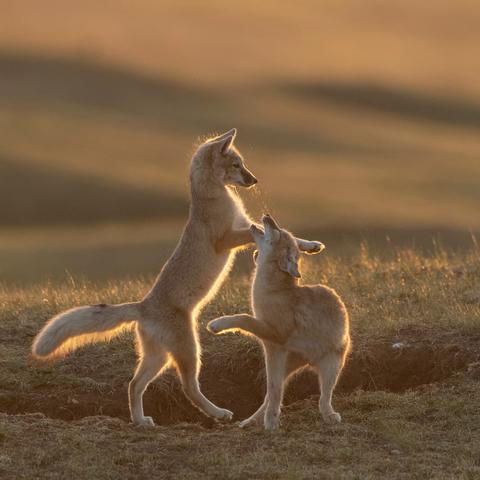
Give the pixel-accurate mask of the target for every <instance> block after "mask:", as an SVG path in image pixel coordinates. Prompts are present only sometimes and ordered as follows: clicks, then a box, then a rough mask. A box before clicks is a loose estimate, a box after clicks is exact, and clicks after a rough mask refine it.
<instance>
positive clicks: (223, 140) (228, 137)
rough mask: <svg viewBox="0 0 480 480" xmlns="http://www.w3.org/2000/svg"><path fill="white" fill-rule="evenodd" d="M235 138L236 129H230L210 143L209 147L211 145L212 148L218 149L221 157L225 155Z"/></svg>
mask: <svg viewBox="0 0 480 480" xmlns="http://www.w3.org/2000/svg"><path fill="white" fill-rule="evenodd" d="M236 136H237V129H236V128H232V129H231V130H229V131H228V132H225V133H224V134H222V135H220V136H219V137H217V138H216V139H215V140H212V141H211V142H210V145H213V146H214V148H218V149H219V150H220V153H221V154H222V155H225V154H226V153H227V152H228V150H229V148H230V147H231V146H232V144H233V141H234V140H235V137H236Z"/></svg>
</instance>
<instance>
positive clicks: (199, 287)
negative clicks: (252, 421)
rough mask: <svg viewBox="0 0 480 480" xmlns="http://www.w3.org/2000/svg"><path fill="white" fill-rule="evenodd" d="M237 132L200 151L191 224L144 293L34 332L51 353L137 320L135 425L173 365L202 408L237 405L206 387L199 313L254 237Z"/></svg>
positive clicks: (312, 248) (251, 181) (39, 351)
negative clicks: (211, 395)
mask: <svg viewBox="0 0 480 480" xmlns="http://www.w3.org/2000/svg"><path fill="white" fill-rule="evenodd" d="M235 136H236V130H235V129H233V130H230V131H229V132H227V133H225V134H223V135H220V136H217V137H214V138H211V139H209V140H207V141H205V142H204V143H203V144H202V145H200V147H199V148H198V149H197V151H196V153H195V154H194V156H193V159H192V163H191V168H190V186H191V206H190V214H189V218H188V222H187V225H186V227H185V230H184V231H183V234H182V237H181V239H180V242H179V244H178V245H177V248H176V249H175V251H174V253H173V255H172V256H171V257H170V259H169V260H168V261H167V263H166V264H165V265H164V267H163V269H162V271H161V272H160V274H159V276H158V277H157V280H156V281H155V283H154V285H153V287H152V289H151V290H150V292H149V293H148V294H147V295H146V296H145V298H144V299H143V300H141V301H139V302H132V303H124V304H121V305H104V304H100V305H93V306H84V307H77V308H73V309H71V310H67V311H66V312H63V313H60V314H59V315H57V316H56V317H54V318H52V319H51V320H50V321H49V322H48V323H47V324H46V325H45V326H44V327H43V329H42V330H41V331H40V333H39V334H38V335H37V337H36V338H35V340H34V343H33V346H32V354H33V356H34V357H35V358H37V359H40V360H51V359H56V358H58V357H62V356H65V355H67V354H68V353H69V352H71V351H73V350H75V349H76V348H78V347H79V346H81V345H84V344H88V343H93V342H98V341H105V340H109V339H110V338H112V337H114V336H116V335H118V333H119V332H121V331H122V330H123V329H125V328H132V327H133V326H135V327H136V336H137V343H138V350H139V355H140V359H139V363H138V367H137V370H136V372H135V375H134V377H133V379H132V381H131V382H130V385H129V389H128V395H129V406H130V415H131V418H132V421H133V423H134V424H135V425H145V426H153V425H154V423H153V420H152V418H151V417H146V416H145V415H144V412H143V393H144V392H145V389H146V388H147V386H148V385H149V383H150V382H151V381H153V380H154V379H155V378H156V377H157V376H158V375H159V374H160V373H161V372H162V371H163V370H164V369H165V368H166V367H167V366H169V365H173V366H175V367H176V369H177V372H178V374H179V376H180V379H181V381H182V385H183V389H184V391H185V394H186V395H187V397H188V398H189V399H190V401H191V402H192V403H193V404H194V405H195V406H196V407H197V408H199V409H200V410H201V411H203V412H204V413H205V414H207V415H209V416H211V417H213V418H216V419H224V420H230V419H231V417H232V412H230V411H229V410H226V409H223V408H219V407H217V406H216V405H214V404H213V403H212V402H210V401H209V400H208V399H207V398H206V397H205V396H204V395H203V393H202V392H201V390H200V386H199V382H198V374H199V370H200V344H199V341H198V332H197V322H196V319H197V316H198V313H199V311H200V309H201V308H202V306H204V305H205V304H206V303H207V302H208V301H209V300H210V299H211V298H212V297H213V296H214V295H215V293H216V291H217V290H218V288H219V287H220V285H221V283H222V282H223V280H224V279H225V277H226V275H227V274H228V271H229V269H230V266H231V264H232V262H233V259H234V250H235V249H237V248H238V247H241V246H243V245H246V244H248V243H251V242H252V241H253V239H252V236H251V232H250V230H249V227H250V225H251V224H252V221H251V220H250V218H249V217H248V215H247V214H246V212H245V209H244V207H243V204H242V201H241V199H240V197H239V196H238V195H237V193H236V191H235V188H234V187H236V186H240V187H246V188H249V187H251V186H253V185H255V184H256V183H257V179H256V178H255V177H254V176H253V174H252V173H251V172H250V171H249V170H248V169H247V168H246V166H245V163H244V161H243V158H242V156H241V155H240V153H239V152H238V150H237V149H236V148H235V147H234V145H233V141H234V139H235ZM297 241H298V244H299V247H300V248H301V249H302V250H305V251H308V252H310V253H315V252H317V251H319V250H320V243H319V242H309V241H306V240H301V239H298V240H297Z"/></svg>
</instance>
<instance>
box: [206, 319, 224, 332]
mask: <svg viewBox="0 0 480 480" xmlns="http://www.w3.org/2000/svg"><path fill="white" fill-rule="evenodd" d="M207 330H208V331H209V332H211V333H214V334H215V335H218V334H219V333H220V332H221V331H222V330H223V328H222V319H221V318H216V319H215V320H212V321H211V322H208V324H207Z"/></svg>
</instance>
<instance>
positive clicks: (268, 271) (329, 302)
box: [208, 216, 350, 430]
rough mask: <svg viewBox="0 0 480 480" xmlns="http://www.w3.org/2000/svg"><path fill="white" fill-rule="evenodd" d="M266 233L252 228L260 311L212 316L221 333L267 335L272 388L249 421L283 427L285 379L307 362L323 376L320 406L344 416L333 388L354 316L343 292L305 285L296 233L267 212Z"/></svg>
mask: <svg viewBox="0 0 480 480" xmlns="http://www.w3.org/2000/svg"><path fill="white" fill-rule="evenodd" d="M262 221H263V226H264V231H265V233H263V232H262V231H261V230H260V229H259V228H258V227H256V226H255V225H252V226H251V227H250V230H251V232H252V235H253V237H254V239H255V243H256V246H257V249H258V256H257V257H256V262H257V269H256V273H255V278H254V281H253V286H252V303H253V311H254V315H255V316H251V315H247V314H239V315H230V316H224V317H220V318H217V319H215V320H212V321H211V322H210V323H209V324H208V329H209V330H210V331H211V332H213V333H215V334H218V333H222V332H225V331H227V330H240V331H244V332H246V333H250V334H253V335H255V336H257V337H258V338H260V339H261V340H263V345H264V351H265V363H266V370H267V394H266V396H265V400H264V402H263V404H262V406H261V407H260V408H259V409H258V410H257V411H256V412H255V413H254V414H253V415H252V416H251V417H250V418H248V419H246V420H244V421H243V422H241V424H240V426H242V427H244V426H247V425H250V424H255V423H259V422H260V421H261V420H262V419H263V420H264V426H265V428H266V429H268V430H273V429H276V428H278V425H279V417H280V408H281V402H282V397H283V390H284V384H285V383H286V381H287V380H288V377H289V376H290V375H291V374H293V373H294V372H296V371H297V370H298V369H300V368H302V367H304V366H311V367H313V368H314V370H315V371H316V372H317V374H318V376H319V380H320V390H321V396H320V402H319V407H320V412H321V413H322V416H323V418H324V419H325V421H327V422H329V423H335V422H340V421H341V417H340V414H339V413H337V412H335V411H334V410H333V408H332V393H333V389H334V388H335V385H336V382H337V379H338V376H339V374H340V372H341V370H342V368H343V365H344V363H345V359H346V356H347V354H348V352H349V349H350V334H349V320H348V314H347V310H346V308H345V305H344V304H343V302H342V300H341V299H340V297H339V296H338V295H337V294H336V293H335V292H334V291H333V290H332V289H330V288H328V287H326V286H323V285H299V284H298V278H300V277H301V275H300V271H299V268H298V259H299V250H298V247H297V243H296V242H295V240H294V238H293V237H292V235H291V234H290V233H289V232H287V231H286V230H282V229H280V227H279V226H278V225H277V224H276V222H275V221H274V220H273V218H272V217H270V216H264V217H263V219H262Z"/></svg>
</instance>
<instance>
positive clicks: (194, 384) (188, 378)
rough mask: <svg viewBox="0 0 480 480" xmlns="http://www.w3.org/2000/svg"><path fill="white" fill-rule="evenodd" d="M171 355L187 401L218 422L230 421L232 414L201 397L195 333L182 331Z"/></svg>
mask: <svg viewBox="0 0 480 480" xmlns="http://www.w3.org/2000/svg"><path fill="white" fill-rule="evenodd" d="M171 355H172V357H173V360H174V362H175V364H176V367H177V370H178V374H179V375H180V379H181V381H182V385H183V390H184V392H185V395H186V396H187V397H188V399H189V400H190V401H191V402H192V403H193V405H195V406H196V407H197V408H198V409H200V410H201V411H202V412H204V413H205V414H207V415H208V416H210V417H213V418H216V419H218V420H231V419H232V417H233V413H232V412H231V411H230V410H226V409H225V408H219V407H217V406H216V405H214V404H213V403H212V402H211V401H210V400H208V398H206V397H205V395H203V393H202V392H201V390H200V385H199V383H198V374H199V372H200V365H201V364H200V345H199V344H198V340H197V338H196V334H195V332H192V331H191V330H188V331H184V332H183V334H182V338H181V343H180V342H179V343H178V344H177V345H176V346H175V348H174V349H171Z"/></svg>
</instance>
